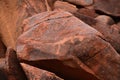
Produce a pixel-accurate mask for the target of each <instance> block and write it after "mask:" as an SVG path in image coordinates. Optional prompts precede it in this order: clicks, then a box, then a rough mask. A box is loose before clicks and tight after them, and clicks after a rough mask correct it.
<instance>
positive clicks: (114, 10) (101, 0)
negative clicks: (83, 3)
mask: <svg viewBox="0 0 120 80" xmlns="http://www.w3.org/2000/svg"><path fill="white" fill-rule="evenodd" d="M94 6H95V9H96V10H99V11H102V12H104V13H106V14H109V15H112V16H119V17H120V10H119V9H120V0H95V5H94Z"/></svg>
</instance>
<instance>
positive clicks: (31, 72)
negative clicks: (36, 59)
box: [21, 63, 63, 80]
mask: <svg viewBox="0 0 120 80" xmlns="http://www.w3.org/2000/svg"><path fill="white" fill-rule="evenodd" d="M21 65H22V67H23V69H24V71H25V73H26V75H27V77H28V79H29V80H63V79H61V78H59V77H57V76H56V75H55V74H53V73H51V72H48V71H45V70H41V69H39V68H36V67H33V66H30V65H28V64H25V63H21Z"/></svg>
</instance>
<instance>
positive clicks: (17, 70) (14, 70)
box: [0, 48, 27, 80]
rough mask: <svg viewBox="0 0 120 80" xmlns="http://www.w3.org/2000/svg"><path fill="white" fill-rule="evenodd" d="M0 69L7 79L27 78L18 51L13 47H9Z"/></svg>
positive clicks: (1, 60)
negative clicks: (18, 58)
mask: <svg viewBox="0 0 120 80" xmlns="http://www.w3.org/2000/svg"><path fill="white" fill-rule="evenodd" d="M0 70H1V71H2V73H3V75H4V76H5V78H7V80H27V78H26V76H25V74H24V72H23V70H22V68H21V66H20V64H19V61H18V60H17V56H16V53H15V51H14V50H13V49H11V48H9V49H7V53H6V58H2V59H0Z"/></svg>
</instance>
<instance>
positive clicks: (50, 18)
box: [17, 11, 101, 60]
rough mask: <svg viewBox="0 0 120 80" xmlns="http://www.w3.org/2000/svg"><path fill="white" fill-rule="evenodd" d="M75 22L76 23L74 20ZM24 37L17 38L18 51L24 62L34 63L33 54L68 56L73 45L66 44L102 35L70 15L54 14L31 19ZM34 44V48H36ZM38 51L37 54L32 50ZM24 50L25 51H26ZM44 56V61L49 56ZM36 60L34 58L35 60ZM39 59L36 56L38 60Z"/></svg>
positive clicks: (27, 23)
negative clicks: (26, 60) (31, 61)
mask: <svg viewBox="0 0 120 80" xmlns="http://www.w3.org/2000/svg"><path fill="white" fill-rule="evenodd" d="M73 20H74V21H73ZM25 23H26V25H25V27H24V29H25V30H24V31H25V32H24V34H23V35H21V36H20V37H19V39H18V43H17V44H18V46H17V52H18V55H19V57H20V58H22V59H31V60H34V56H30V55H34V54H33V53H30V52H35V54H38V53H36V51H38V52H39V51H40V54H41V52H42V51H43V52H44V51H45V52H44V54H46V55H52V56H51V58H52V57H53V58H54V57H55V56H56V55H59V56H65V55H66V54H67V52H68V51H67V50H69V48H70V46H69V45H67V46H66V44H67V43H71V44H72V43H75V41H78V42H82V41H84V39H86V38H91V37H92V36H100V35H101V34H100V33H99V32H98V31H96V30H95V29H93V28H91V27H90V26H88V25H87V24H85V23H84V22H82V21H81V20H79V19H77V18H75V17H74V16H73V15H71V14H70V13H68V12H64V11H53V12H45V13H42V14H38V15H35V16H32V17H30V18H28V19H26V20H25ZM33 45H34V46H33ZM31 49H35V51H31ZM26 50H27V52H26ZM24 51H25V52H24ZM44 54H43V56H42V55H41V59H42V58H43V59H44V57H46V58H47V56H44ZM32 57H33V58H32ZM35 59H37V56H36V57H35Z"/></svg>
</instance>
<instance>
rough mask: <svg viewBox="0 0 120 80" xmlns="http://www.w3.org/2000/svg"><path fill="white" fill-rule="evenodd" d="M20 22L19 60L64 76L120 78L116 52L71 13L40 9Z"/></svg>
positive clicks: (74, 78)
mask: <svg viewBox="0 0 120 80" xmlns="http://www.w3.org/2000/svg"><path fill="white" fill-rule="evenodd" d="M24 25H25V26H24V33H23V34H22V35H21V36H20V37H19V38H18V40H17V55H18V58H19V59H20V61H22V62H25V63H27V64H30V65H32V66H36V67H38V68H42V69H46V70H49V71H52V72H54V73H56V74H57V75H58V76H60V77H62V78H64V79H66V80H69V79H70V80H80V79H83V80H88V79H92V80H99V79H100V80H113V79H114V80H119V79H120V75H119V74H120V56H119V55H118V53H117V52H116V51H115V50H114V49H113V48H112V46H111V45H110V44H109V43H107V42H106V41H104V38H103V36H102V34H101V33H99V32H98V31H97V30H95V29H94V28H92V27H90V26H89V25H87V24H85V23H84V22H82V21H81V20H79V19H78V18H76V17H74V16H73V15H72V14H70V13H68V12H65V11H61V10H59V11H51V12H43V13H41V14H37V15H34V16H32V17H30V18H28V19H26V20H25V22H24ZM113 62H114V63H113Z"/></svg>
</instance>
